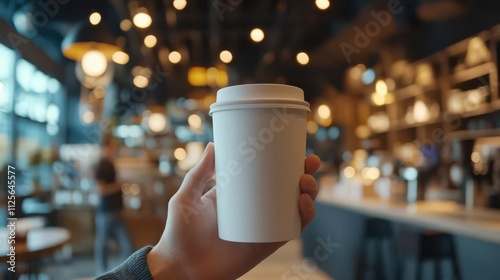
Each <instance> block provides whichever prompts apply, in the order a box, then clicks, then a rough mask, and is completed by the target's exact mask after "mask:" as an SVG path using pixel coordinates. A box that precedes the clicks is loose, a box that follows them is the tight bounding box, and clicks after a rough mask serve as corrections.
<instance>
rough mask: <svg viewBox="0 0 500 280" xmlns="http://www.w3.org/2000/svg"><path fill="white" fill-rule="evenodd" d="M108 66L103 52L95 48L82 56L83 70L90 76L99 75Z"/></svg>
mask: <svg viewBox="0 0 500 280" xmlns="http://www.w3.org/2000/svg"><path fill="white" fill-rule="evenodd" d="M107 67H108V61H107V59H106V57H105V56H104V54H103V53H101V52H100V51H96V50H90V51H88V52H86V53H85V54H84V55H83V57H82V69H83V72H84V73H85V74H86V75H88V76H91V77H99V76H101V75H102V74H104V72H106V69H107Z"/></svg>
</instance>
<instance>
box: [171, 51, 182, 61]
mask: <svg viewBox="0 0 500 280" xmlns="http://www.w3.org/2000/svg"><path fill="white" fill-rule="evenodd" d="M181 59H182V56H181V54H180V53H179V52H177V51H173V52H171V53H170V54H169V55H168V60H169V61H170V62H171V63H173V64H177V63H179V62H180V61H181Z"/></svg>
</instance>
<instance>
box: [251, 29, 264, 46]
mask: <svg viewBox="0 0 500 280" xmlns="http://www.w3.org/2000/svg"><path fill="white" fill-rule="evenodd" d="M250 38H252V40H253V41H254V42H257V43H258V42H261V41H262V40H264V31H262V29H260V28H254V29H253V30H252V31H251V32H250Z"/></svg>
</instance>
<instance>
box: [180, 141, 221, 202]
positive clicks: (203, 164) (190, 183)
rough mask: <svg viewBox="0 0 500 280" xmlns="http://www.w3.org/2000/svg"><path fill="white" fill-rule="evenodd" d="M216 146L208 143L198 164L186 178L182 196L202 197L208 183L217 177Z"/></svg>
mask: <svg viewBox="0 0 500 280" xmlns="http://www.w3.org/2000/svg"><path fill="white" fill-rule="evenodd" d="M214 161H215V157H214V144H213V143H212V142H210V143H208V145H207V147H206V148H205V152H203V156H202V157H201V160H200V162H198V163H197V164H196V165H195V166H194V167H193V168H191V170H189V172H188V173H187V174H186V176H185V177H184V180H183V182H182V185H181V187H180V189H179V192H180V194H189V193H190V194H189V195H193V194H195V195H198V196H200V197H201V194H202V192H203V189H204V188H205V185H206V184H207V182H208V181H209V180H210V179H212V178H213V177H214V175H215V162H214Z"/></svg>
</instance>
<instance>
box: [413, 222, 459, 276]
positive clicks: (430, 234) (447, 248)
mask: <svg viewBox="0 0 500 280" xmlns="http://www.w3.org/2000/svg"><path fill="white" fill-rule="evenodd" d="M443 259H450V260H451V265H452V269H453V274H454V276H453V277H454V278H452V279H461V275H460V270H459V267H458V261H457V255H456V251H455V244H454V239H453V235H451V234H448V233H440V232H435V231H423V232H421V233H420V246H419V254H418V260H417V280H418V279H421V276H422V269H423V262H424V261H428V260H430V261H433V262H434V279H444V278H445V275H442V273H441V261H442V260H443Z"/></svg>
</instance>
